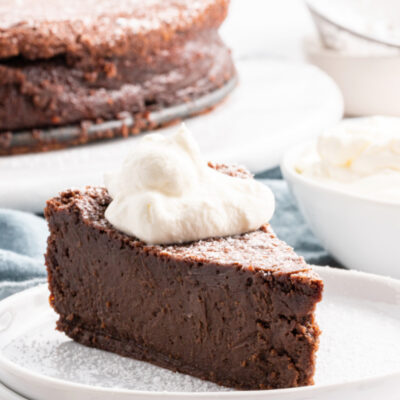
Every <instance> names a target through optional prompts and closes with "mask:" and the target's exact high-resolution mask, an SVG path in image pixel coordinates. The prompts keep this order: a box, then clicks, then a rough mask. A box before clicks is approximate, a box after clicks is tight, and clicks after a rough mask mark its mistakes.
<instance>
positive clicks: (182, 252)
mask: <svg viewBox="0 0 400 400" xmlns="http://www.w3.org/2000/svg"><path fill="white" fill-rule="evenodd" d="M210 166H211V167H214V168H216V169H218V170H219V171H221V172H224V173H228V174H230V175H234V176H237V177H240V178H248V177H249V176H250V175H249V173H248V172H247V171H246V170H245V169H242V168H235V169H232V167H229V166H226V165H215V164H210ZM110 202H111V198H110V196H109V194H108V192H107V190H106V189H105V188H102V187H86V188H85V189H83V190H68V191H66V192H63V193H61V194H60V197H56V198H54V199H51V200H50V201H49V202H48V207H53V208H56V209H57V210H63V209H67V210H69V209H71V210H72V211H74V212H76V211H78V213H79V216H80V218H81V219H82V221H83V222H84V223H85V224H87V225H90V226H92V227H94V228H96V229H99V230H101V231H103V232H106V233H108V234H109V235H111V236H112V237H113V238H116V237H118V238H119V239H120V240H122V241H124V242H125V243H127V244H128V245H130V246H132V247H141V248H143V249H145V250H146V251H148V252H151V253H155V254H159V255H160V256H165V257H173V258H174V259H182V260H186V261H190V262H193V263H215V264H221V265H233V266H238V267H241V268H251V269H254V270H263V271H269V272H271V273H273V274H274V275H279V274H288V273H289V274H297V275H298V277H299V279H314V278H315V279H318V280H319V278H318V276H317V275H316V274H315V273H314V272H313V271H312V269H311V267H310V266H309V265H307V264H306V262H305V261H304V259H303V258H302V257H300V256H298V255H297V254H296V253H295V252H294V251H293V249H292V248H291V247H290V246H288V245H287V244H286V243H284V242H282V241H281V240H279V239H278V238H277V237H276V236H275V234H274V232H273V231H272V229H271V227H270V225H269V224H267V225H265V226H263V227H261V228H260V229H259V230H257V231H254V232H249V233H245V234H241V235H235V236H230V237H223V238H220V237H219V238H210V239H205V240H199V241H196V242H191V243H185V244H174V245H154V246H153V245H146V244H145V243H143V242H141V241H140V240H139V239H137V238H134V237H131V236H128V235H126V234H124V233H122V232H119V231H118V230H116V229H115V228H113V227H112V226H111V224H110V223H109V222H108V221H107V220H106V218H105V217H104V212H105V210H106V208H107V206H108V204H109V203H110Z"/></svg>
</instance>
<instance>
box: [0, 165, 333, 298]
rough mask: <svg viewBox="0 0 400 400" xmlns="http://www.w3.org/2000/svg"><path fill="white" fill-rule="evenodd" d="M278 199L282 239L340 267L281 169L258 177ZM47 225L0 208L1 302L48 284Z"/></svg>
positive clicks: (275, 223) (310, 257)
mask: <svg viewBox="0 0 400 400" xmlns="http://www.w3.org/2000/svg"><path fill="white" fill-rule="evenodd" d="M256 178H257V179H259V180H260V181H261V182H264V183H266V184H267V185H268V186H269V187H270V188H271V189H272V191H273V192H274V193H275V196H276V211H275V214H274V217H273V219H272V221H271V225H272V227H273V228H274V230H275V232H276V234H277V235H278V237H279V238H281V239H282V240H284V241H285V242H287V243H288V244H289V245H290V246H292V247H293V248H294V249H295V251H296V252H297V253H299V254H300V255H302V256H304V258H305V259H306V261H307V262H309V263H310V264H319V265H335V266H337V265H338V264H337V263H336V262H335V261H334V260H333V259H332V258H331V257H330V256H329V254H328V253H327V252H326V251H325V250H324V249H323V248H322V246H321V245H320V243H319V242H318V240H317V239H316V238H315V236H314V235H313V234H312V233H311V231H310V230H309V228H308V227H307V224H306V223H305V221H304V219H303V217H302V216H301V214H300V213H299V210H298V209H297V207H296V205H295V203H294V201H293V198H292V196H291V194H290V193H289V190H288V187H287V184H286V182H285V181H283V180H282V176H281V174H280V171H279V169H274V170H272V171H268V172H266V173H263V174H260V175H257V176H256ZM47 236H48V230H47V224H46V222H45V220H44V219H43V217H42V216H36V215H33V214H28V213H24V212H21V211H14V210H4V209H3V210H1V209H0V299H2V298H4V297H7V296H9V295H11V294H13V293H16V292H18V291H20V290H23V289H26V288H28V287H32V286H35V285H37V284H39V283H43V282H45V281H46V268H45V266H44V257H43V254H44V253H45V251H46V239H47Z"/></svg>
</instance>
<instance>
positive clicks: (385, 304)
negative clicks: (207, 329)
mask: <svg viewBox="0 0 400 400" xmlns="http://www.w3.org/2000/svg"><path fill="white" fill-rule="evenodd" d="M316 270H317V271H318V272H319V273H320V274H321V276H322V278H323V279H324V282H325V293H324V300H323V302H322V303H321V304H320V305H319V307H318V315H317V318H318V321H319V324H320V326H321V328H322V330H323V333H322V337H321V346H320V350H319V353H318V362H317V372H316V377H315V380H316V385H315V386H310V387H304V388H295V389H281V390H271V391H252V392H241V391H231V390H228V389H226V388H222V387H219V386H217V385H214V384H211V383H209V382H204V381H201V380H198V379H195V378H191V377H189V376H187V375H182V374H178V373H172V372H170V371H167V370H164V369H162V368H158V367H155V366H152V365H150V364H147V363H143V362H139V361H135V360H131V359H128V358H123V357H120V356H117V355H115V354H111V353H107V352H103V351H100V350H96V349H90V348H87V347H84V346H81V345H79V344H77V343H74V342H72V341H71V340H69V339H68V338H67V337H65V336H64V335H63V334H62V333H59V332H56V331H55V330H54V325H55V320H56V316H55V314H54V312H53V311H52V310H51V308H50V307H49V305H48V291H47V288H46V287H45V286H39V287H37V288H34V289H30V290H27V291H25V292H21V293H19V294H17V295H14V296H11V297H9V298H8V299H6V300H3V301H2V302H1V303H0V380H1V381H2V382H4V383H5V384H6V385H7V386H9V387H10V388H12V389H13V390H15V391H17V392H18V393H21V394H23V395H25V396H28V397H29V398H32V399H35V400H54V399H57V400H66V399H72V398H73V399H74V400H88V399H96V400H103V399H104V400H105V399H110V398H111V397H112V399H113V400H121V399H124V400H125V399H135V400H137V399H154V400H156V399H159V400H166V399H176V398H179V399H182V400H183V399H193V398H196V399H208V400H210V399H217V398H222V399H236V400H238V399H243V400H245V399H261V398H262V399H268V400H306V399H313V400H322V399H323V400H337V399H340V398H343V399H352V400H376V399H377V398H382V399H385V400H395V399H396V400H398V393H399V391H400V342H399V340H398V339H399V337H400V281H397V280H393V279H389V278H383V277H378V276H375V275H369V274H365V273H360V272H353V271H351V272H350V271H343V270H337V269H331V268H328V267H326V268H323V267H316Z"/></svg>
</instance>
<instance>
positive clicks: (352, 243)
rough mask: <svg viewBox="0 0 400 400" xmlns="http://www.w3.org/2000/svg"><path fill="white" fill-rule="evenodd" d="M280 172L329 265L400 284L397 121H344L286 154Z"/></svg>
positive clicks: (399, 140)
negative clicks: (333, 262)
mask: <svg viewBox="0 0 400 400" xmlns="http://www.w3.org/2000/svg"><path fill="white" fill-rule="evenodd" d="M281 169H282V173H283V175H284V177H285V179H286V181H287V182H288V184H289V187H290V189H291V191H292V193H293V195H294V197H295V198H296V201H297V203H298V206H299V208H300V210H301V212H302V213H303V215H304V217H305V219H306V221H307V222H308V224H309V226H310V228H311V229H312V231H313V232H314V234H315V235H316V236H317V237H318V238H319V239H320V240H321V242H322V243H323V245H324V246H325V248H326V249H327V250H328V251H329V252H330V253H331V254H332V256H333V257H335V258H336V259H337V260H338V261H339V262H340V263H341V264H343V265H344V266H345V267H348V268H354V269H357V270H362V271H367V272H373V273H380V274H383V275H390V276H393V277H397V278H400V118H396V117H383V116H382V117H381V116H375V117H365V118H352V119H345V120H343V121H341V122H340V123H338V124H337V125H335V126H333V127H331V128H329V129H327V130H326V131H325V132H323V133H322V134H321V135H320V136H319V138H318V139H317V140H315V141H313V142H310V143H306V144H302V145H300V146H298V147H296V148H293V149H291V150H289V151H288V152H287V153H286V155H285V157H284V158H283V160H282V163H281Z"/></svg>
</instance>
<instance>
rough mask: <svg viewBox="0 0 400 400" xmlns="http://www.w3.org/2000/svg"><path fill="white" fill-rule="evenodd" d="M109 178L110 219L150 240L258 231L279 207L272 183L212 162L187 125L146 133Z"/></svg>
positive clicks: (162, 241)
mask: <svg viewBox="0 0 400 400" xmlns="http://www.w3.org/2000/svg"><path fill="white" fill-rule="evenodd" d="M104 181H105V186H106V188H107V189H108V192H109V193H110V196H111V198H112V202H111V203H110V205H109V206H108V207H107V209H106V212H105V217H106V219H107V220H108V221H109V222H110V223H111V224H112V225H113V226H114V227H115V228H116V229H118V230H120V231H122V232H124V233H127V234H129V235H133V236H135V237H137V238H139V239H141V240H142V241H144V242H146V243H148V244H171V243H182V242H190V241H194V240H200V239H205V238H208V237H218V236H230V235H235V234H241V233H244V232H249V231H253V230H256V229H258V228H260V226H262V225H263V224H265V223H267V222H268V221H269V220H270V218H271V217H272V215H273V212H274V208H275V200H274V196H273V194H272V192H271V190H270V189H269V188H268V187H267V186H265V185H263V184H261V183H260V182H257V181H255V180H254V179H241V178H237V177H231V176H228V175H225V174H223V173H221V172H218V171H216V170H214V169H212V168H210V167H208V165H207V163H206V162H205V161H204V160H203V159H202V158H201V155H200V150H199V147H198V145H197V143H196V142H195V141H194V139H193V137H192V135H191V134H190V132H189V131H188V130H187V129H186V127H185V126H184V125H182V126H181V128H180V129H179V130H178V131H177V132H176V133H175V134H174V135H172V136H168V137H166V136H162V135H160V134H150V135H146V136H144V137H143V138H142V140H141V141H140V142H139V144H138V145H137V146H135V148H134V149H133V150H132V152H131V153H130V154H129V155H128V157H127V158H126V159H125V161H124V162H123V164H122V168H121V169H120V170H119V171H118V172H115V173H109V174H106V175H105V177H104Z"/></svg>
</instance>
